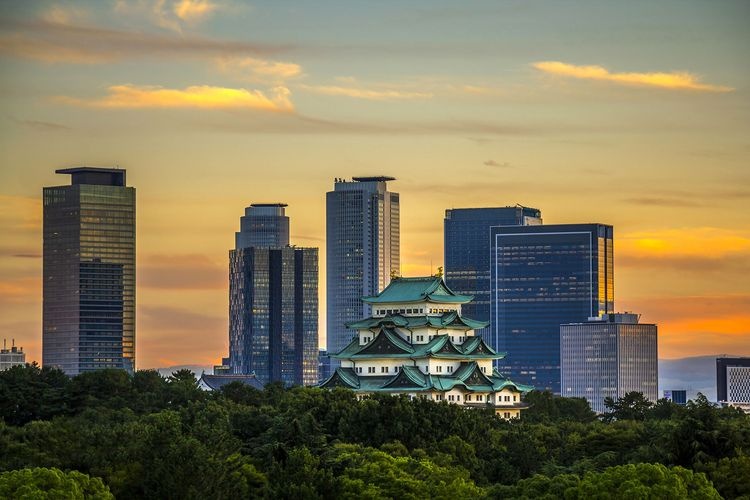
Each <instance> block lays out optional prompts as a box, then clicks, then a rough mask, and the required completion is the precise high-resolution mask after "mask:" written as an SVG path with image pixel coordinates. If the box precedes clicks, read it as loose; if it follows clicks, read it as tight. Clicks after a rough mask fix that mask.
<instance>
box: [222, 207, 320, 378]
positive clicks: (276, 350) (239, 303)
mask: <svg viewBox="0 0 750 500" xmlns="http://www.w3.org/2000/svg"><path fill="white" fill-rule="evenodd" d="M252 207H260V208H264V209H265V208H270V207H271V206H269V205H253V206H252ZM252 207H251V208H252ZM272 207H273V208H274V209H275V210H276V214H275V215H274V217H277V220H276V221H274V222H273V224H271V225H270V226H271V230H269V224H266V223H264V224H255V221H249V222H246V226H245V227H243V230H242V231H240V233H238V235H237V238H236V241H237V242H238V243H240V244H249V243H253V242H256V243H261V242H268V241H270V242H284V236H283V235H284V234H286V235H288V233H289V229H288V224H286V226H285V225H284V223H283V222H281V223H278V222H280V219H282V218H283V217H285V216H284V213H283V205H281V204H275V205H273V206H272ZM263 212H265V211H263ZM249 213H250V215H249V218H250V219H252V218H253V217H254V216H255V215H260V216H261V217H266V216H267V214H265V213H260V214H259V213H258V211H255V210H249ZM246 214H248V211H246ZM246 217H248V216H247V215H246ZM259 228H260V229H259ZM255 230H261V231H263V232H264V234H263V235H261V236H259V237H254V236H253V235H252V234H247V233H252V232H253V231H255ZM287 239H288V236H287ZM228 361H229V371H230V372H231V373H232V374H243V375H245V374H252V373H254V374H255V375H256V376H257V378H258V380H259V381H260V382H261V383H263V384H267V383H269V382H277V381H278V382H282V383H283V384H284V385H287V386H289V385H313V384H316V383H317V382H318V249H317V248H300V247H293V246H284V247H278V248H277V247H268V246H249V247H238V248H235V249H234V250H231V251H230V252H229V360H228Z"/></svg>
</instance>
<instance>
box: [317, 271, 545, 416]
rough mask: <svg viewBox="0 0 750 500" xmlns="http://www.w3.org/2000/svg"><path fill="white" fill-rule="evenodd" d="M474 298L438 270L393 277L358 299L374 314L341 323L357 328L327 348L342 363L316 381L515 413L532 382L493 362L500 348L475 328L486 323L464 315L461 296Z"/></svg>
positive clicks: (366, 391)
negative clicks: (335, 348)
mask: <svg viewBox="0 0 750 500" xmlns="http://www.w3.org/2000/svg"><path fill="white" fill-rule="evenodd" d="M472 299H473V297H471V296H468V295H458V294H456V293H454V292H453V291H451V290H450V289H449V288H448V287H447V286H446V284H445V282H444V281H443V279H442V278H440V277H437V276H429V277H426V278H394V279H393V281H391V283H390V285H388V286H387V287H386V288H385V290H383V291H382V292H380V294H378V295H376V296H374V297H364V298H363V299H362V300H363V301H364V302H366V303H368V304H370V306H371V309H372V316H371V317H369V318H365V319H362V320H360V321H356V322H353V323H348V324H347V325H346V326H347V327H348V328H351V329H354V330H357V335H356V336H355V337H354V338H353V339H352V341H351V343H350V344H349V345H348V346H346V347H345V348H344V349H343V350H342V351H341V352H339V353H337V354H333V355H332V357H333V358H337V359H339V360H341V367H340V368H337V369H336V371H335V372H334V373H333V374H332V375H331V376H330V377H329V378H328V379H327V380H326V381H325V382H323V383H322V384H320V386H321V387H325V388H334V387H345V388H348V389H352V390H353V391H355V392H356V393H358V394H359V395H362V396H366V395H370V394H374V393H379V392H380V393H387V394H405V395H408V396H409V397H423V398H427V399H432V400H434V401H447V402H448V403H452V404H457V405H462V406H466V407H476V408H486V407H488V406H489V407H492V408H494V410H495V414H497V415H499V416H501V417H503V418H516V417H518V416H519V415H520V412H521V411H522V410H523V409H524V408H525V407H526V405H525V404H524V403H522V402H521V394H522V393H523V392H527V391H530V390H531V389H533V387H530V386H526V385H521V384H516V383H514V382H512V381H511V380H508V379H507V378H505V377H503V376H502V375H500V373H498V372H497V371H496V370H493V368H492V362H493V361H494V360H496V359H501V358H503V357H504V356H505V354H503V353H498V352H495V351H494V350H493V349H492V348H491V347H490V346H488V345H487V344H486V343H485V342H484V340H483V339H482V337H481V336H478V335H475V334H474V330H477V329H480V328H484V327H486V326H487V325H488V323H486V322H483V321H475V320H472V319H469V318H464V317H462V316H461V304H466V303H467V302H470V301H471V300H472Z"/></svg>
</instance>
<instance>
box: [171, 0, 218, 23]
mask: <svg viewBox="0 0 750 500" xmlns="http://www.w3.org/2000/svg"><path fill="white" fill-rule="evenodd" d="M216 8H217V5H216V4H215V3H211V2H209V1H208V0H182V1H180V2H177V3H176V4H175V5H174V13H175V15H176V16H177V17H179V18H180V19H182V20H183V21H185V22H194V21H197V20H199V19H201V18H203V17H205V16H206V15H208V14H210V13H211V12H213V11H214V10H216Z"/></svg>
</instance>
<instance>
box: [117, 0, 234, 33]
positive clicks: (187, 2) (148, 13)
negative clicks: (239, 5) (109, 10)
mask: <svg viewBox="0 0 750 500" xmlns="http://www.w3.org/2000/svg"><path fill="white" fill-rule="evenodd" d="M218 8H219V5H218V4H216V3H213V2H210V1H208V0H136V1H133V0H117V2H116V3H115V13H117V14H118V15H119V16H130V17H136V18H143V19H146V20H147V21H149V22H151V23H152V24H154V25H156V26H159V27H161V28H165V29H168V30H172V31H175V32H177V33H182V28H183V26H184V25H186V24H187V25H191V26H192V25H195V24H198V23H199V22H201V21H203V20H205V19H206V18H207V17H208V16H209V15H210V14H212V13H214V12H215V11H216V10H218Z"/></svg>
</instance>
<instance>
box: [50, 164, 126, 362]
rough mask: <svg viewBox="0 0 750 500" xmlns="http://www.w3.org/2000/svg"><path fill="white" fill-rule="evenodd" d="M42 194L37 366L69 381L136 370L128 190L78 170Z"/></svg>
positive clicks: (114, 179) (120, 177) (96, 171)
mask: <svg viewBox="0 0 750 500" xmlns="http://www.w3.org/2000/svg"><path fill="white" fill-rule="evenodd" d="M56 173H58V174H70V175H71V179H72V184H71V185H69V186H55V187H46V188H44V190H43V206H44V215H43V220H44V229H43V235H44V244H43V245H44V250H43V254H44V255H43V271H42V272H43V276H44V284H43V306H42V364H43V365H46V366H54V367H57V368H60V369H62V370H63V371H64V372H65V373H67V374H68V375H77V374H79V373H81V372H85V371H92V370H100V369H104V368H122V369H125V370H127V371H128V372H131V373H132V372H133V370H134V369H135V188H132V187H127V186H126V182H125V180H126V179H125V170H120V169H113V168H95V167H79V168H68V169H61V170H56Z"/></svg>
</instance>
